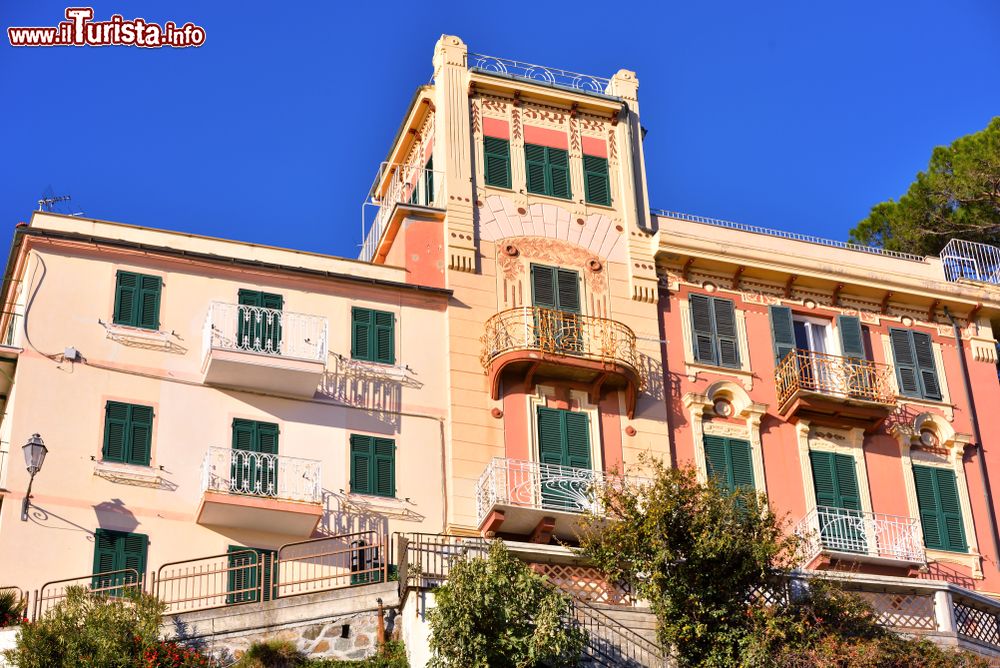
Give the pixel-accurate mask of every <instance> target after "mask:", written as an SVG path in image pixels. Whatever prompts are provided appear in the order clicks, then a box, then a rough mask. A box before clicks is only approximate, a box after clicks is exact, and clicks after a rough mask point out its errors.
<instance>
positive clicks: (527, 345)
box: [481, 306, 644, 391]
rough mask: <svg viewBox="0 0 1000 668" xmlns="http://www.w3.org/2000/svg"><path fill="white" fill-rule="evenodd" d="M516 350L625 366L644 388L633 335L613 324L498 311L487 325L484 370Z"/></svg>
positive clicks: (533, 311)
mask: <svg viewBox="0 0 1000 668" xmlns="http://www.w3.org/2000/svg"><path fill="white" fill-rule="evenodd" d="M518 350H536V351H538V352H543V353H553V354H556V355H566V356H568V357H579V358H582V359H589V360H595V361H599V362H604V363H615V364H624V365H626V366H628V367H630V368H631V369H632V370H633V371H634V372H635V374H636V376H638V377H639V379H640V387H639V390H640V391H641V390H642V388H643V382H642V381H643V380H644V374H643V367H642V364H641V363H640V361H639V353H638V351H637V349H636V346H635V333H634V332H633V331H632V330H631V329H629V327H627V326H626V325H624V324H622V323H620V322H618V321H616V320H609V319H607V318H597V317H594V316H589V315H580V314H579V313H570V312H567V311H558V310H554V309H548V308H540V307H535V306H521V307H518V308H512V309H507V310H506V311H501V312H499V313H497V314H495V315H493V316H492V317H491V318H490V319H489V320H487V321H486V332H485V333H484V334H483V353H482V358H481V361H482V363H483V367H484V368H487V369H488V368H489V365H490V363H491V362H492V361H493V360H494V359H496V358H497V357H499V356H500V355H503V354H504V353H508V352H513V351H518Z"/></svg>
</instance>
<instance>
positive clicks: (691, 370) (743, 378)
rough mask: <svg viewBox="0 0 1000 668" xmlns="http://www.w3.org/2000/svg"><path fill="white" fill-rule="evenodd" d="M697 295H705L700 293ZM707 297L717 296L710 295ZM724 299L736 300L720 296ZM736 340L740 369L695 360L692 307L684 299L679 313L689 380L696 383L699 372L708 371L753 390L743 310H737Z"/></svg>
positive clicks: (686, 371)
mask: <svg viewBox="0 0 1000 668" xmlns="http://www.w3.org/2000/svg"><path fill="white" fill-rule="evenodd" d="M696 294H704V293H701V292H698V293H696ZM706 296H710V297H711V296H716V295H711V294H708V295H706ZM718 296H720V297H722V298H723V299H730V300H732V301H733V303H734V304H735V303H736V300H735V299H733V297H732V296H723V295H718ZM735 312H736V340H737V343H738V345H739V350H740V368H739V369H733V368H730V367H725V366H716V365H714V364H704V363H702V362H697V361H695V359H694V337H693V334H692V332H691V307H690V306H689V305H688V298H687V297H686V296H685V297H682V298H681V299H680V303H679V313H680V318H681V331H682V333H683V338H684V372H685V373H686V374H687V377H688V380H690V381H691V382H695V381H697V380H698V372H699V371H708V372H710V373H717V374H722V375H727V376H732V377H733V378H736V379H738V380H739V381H740V383H742V384H743V387H744V388H745V389H746V390H752V389H753V372H752V371H751V368H750V348H749V346H748V344H747V319H746V313H745V312H744V311H743V309H741V308H736V309H735Z"/></svg>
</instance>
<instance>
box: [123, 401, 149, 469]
mask: <svg viewBox="0 0 1000 668" xmlns="http://www.w3.org/2000/svg"><path fill="white" fill-rule="evenodd" d="M128 408H129V422H128V427H127V439H126V440H127V446H128V447H127V448H126V459H127V461H128V463H129V464H136V465H139V466H149V459H150V451H151V449H152V443H153V408H152V407H151V406H135V405H133V406H129V407H128Z"/></svg>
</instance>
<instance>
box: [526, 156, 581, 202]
mask: <svg viewBox="0 0 1000 668" xmlns="http://www.w3.org/2000/svg"><path fill="white" fill-rule="evenodd" d="M524 162H525V170H524V171H525V173H526V174H527V182H528V184H527V185H528V192H529V193H536V194H538V195H549V196H550V197H559V198H561V199H569V198H570V197H571V196H572V194H571V193H570V187H569V153H568V152H567V151H566V149H561V148H550V147H548V146H539V145H537V144H525V145H524Z"/></svg>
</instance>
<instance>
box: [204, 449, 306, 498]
mask: <svg viewBox="0 0 1000 668" xmlns="http://www.w3.org/2000/svg"><path fill="white" fill-rule="evenodd" d="M322 479H323V475H322V468H321V464H320V462H319V461H317V460H315V459H302V458H299V457H287V456H285V455H271V454H266V453H262V452H251V451H248V450H235V449H233V448H222V447H210V448H208V451H207V452H206V453H205V459H204V460H203V461H202V465H201V491H202V492H222V493H225V494H246V495H249V496H259V497H266V498H273V499H283V500H287V501H303V502H306V503H320V502H321V501H322V500H323V491H322Z"/></svg>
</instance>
